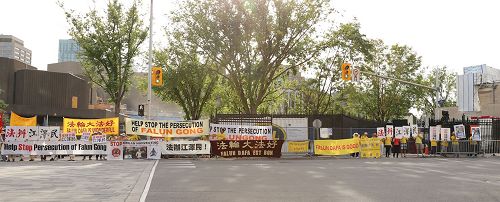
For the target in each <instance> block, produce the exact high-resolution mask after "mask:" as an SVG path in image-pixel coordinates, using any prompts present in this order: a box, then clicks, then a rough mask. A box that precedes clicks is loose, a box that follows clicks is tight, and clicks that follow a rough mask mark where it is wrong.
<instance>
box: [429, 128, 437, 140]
mask: <svg viewBox="0 0 500 202" xmlns="http://www.w3.org/2000/svg"><path fill="white" fill-rule="evenodd" d="M436 130H437V128H436V127H435V126H430V127H429V139H430V140H438V137H437V136H438V134H437V132H436Z"/></svg>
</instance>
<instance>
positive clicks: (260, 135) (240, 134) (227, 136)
mask: <svg viewBox="0 0 500 202" xmlns="http://www.w3.org/2000/svg"><path fill="white" fill-rule="evenodd" d="M222 139H224V140H272V139H273V127H272V126H245V125H223V124H210V140H222Z"/></svg>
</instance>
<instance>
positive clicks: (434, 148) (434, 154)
mask: <svg viewBox="0 0 500 202" xmlns="http://www.w3.org/2000/svg"><path fill="white" fill-rule="evenodd" d="M436 150H437V141H436V140H431V154H432V156H436Z"/></svg>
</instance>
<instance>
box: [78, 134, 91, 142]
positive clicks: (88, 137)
mask: <svg viewBox="0 0 500 202" xmlns="http://www.w3.org/2000/svg"><path fill="white" fill-rule="evenodd" d="M80 140H81V141H85V142H88V141H89V140H90V133H89V132H84V133H82V136H80Z"/></svg>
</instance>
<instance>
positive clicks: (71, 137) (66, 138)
mask: <svg viewBox="0 0 500 202" xmlns="http://www.w3.org/2000/svg"><path fill="white" fill-rule="evenodd" d="M59 140H60V141H63V142H76V141H77V138H76V134H75V133H61V138H60V139H59Z"/></svg>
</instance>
